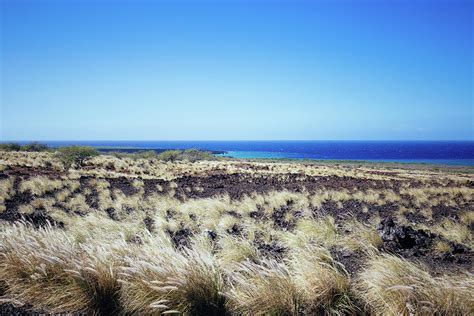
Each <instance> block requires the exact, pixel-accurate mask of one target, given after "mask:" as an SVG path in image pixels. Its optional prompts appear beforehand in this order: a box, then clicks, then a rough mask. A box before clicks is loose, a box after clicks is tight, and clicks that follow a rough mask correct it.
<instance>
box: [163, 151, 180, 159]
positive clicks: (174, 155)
mask: <svg viewBox="0 0 474 316" xmlns="http://www.w3.org/2000/svg"><path fill="white" fill-rule="evenodd" d="M180 156H181V150H167V151H164V152H162V153H161V154H159V155H158V159H160V160H163V161H176V160H179V158H180Z"/></svg>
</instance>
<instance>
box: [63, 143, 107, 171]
mask: <svg viewBox="0 0 474 316" xmlns="http://www.w3.org/2000/svg"><path fill="white" fill-rule="evenodd" d="M98 155H99V152H98V151H97V149H95V148H93V147H89V146H68V147H61V148H59V149H58V156H59V158H60V159H61V161H62V162H63V163H64V164H65V165H66V166H72V165H73V164H76V165H78V166H83V165H84V162H85V161H86V160H88V159H90V158H92V157H95V156H98Z"/></svg>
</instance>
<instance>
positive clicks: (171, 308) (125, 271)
mask: <svg viewBox="0 0 474 316" xmlns="http://www.w3.org/2000/svg"><path fill="white" fill-rule="evenodd" d="M120 282H121V283H122V290H121V300H122V302H123V304H124V309H125V312H127V313H132V314H160V313H162V314H165V313H184V314H189V315H225V314H226V313H227V312H226V307H225V297H224V296H222V295H221V292H222V291H223V290H224V279H223V275H222V273H221V271H220V269H219V267H218V266H217V264H216V261H215V259H214V257H213V255H212V254H211V252H210V250H209V249H207V248H206V247H204V246H202V245H197V244H195V246H194V247H193V248H186V249H183V250H182V251H177V250H176V249H175V248H174V247H172V246H171V245H170V242H169V240H167V241H166V240H163V239H159V238H158V239H157V238H151V240H150V241H149V242H148V243H147V245H143V246H142V247H141V250H140V251H139V252H138V253H137V254H136V255H134V256H129V257H127V258H126V264H125V265H124V266H123V267H122V273H121V280H120Z"/></svg>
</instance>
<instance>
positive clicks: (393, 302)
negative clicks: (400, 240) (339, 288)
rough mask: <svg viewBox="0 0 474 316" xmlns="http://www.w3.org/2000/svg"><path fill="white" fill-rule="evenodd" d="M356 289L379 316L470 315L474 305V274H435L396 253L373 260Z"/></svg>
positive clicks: (363, 272)
mask: <svg viewBox="0 0 474 316" xmlns="http://www.w3.org/2000/svg"><path fill="white" fill-rule="evenodd" d="M356 288H357V290H356V291H357V293H358V296H359V297H361V298H362V300H363V301H364V302H365V304H366V305H367V306H368V308H369V310H370V311H371V312H372V313H374V314H377V315H419V314H421V315H433V314H441V315H468V314H471V313H472V310H473V308H474V298H473V296H472V293H473V291H474V278H473V276H472V274H469V273H467V272H466V273H464V274H462V275H444V276H441V277H433V276H431V275H430V274H429V272H428V270H427V269H426V267H425V266H423V265H416V264H414V263H411V262H409V261H407V260H405V259H402V258H399V257H397V256H394V255H388V254H382V255H379V256H377V257H375V258H373V259H371V260H369V262H368V264H367V267H366V268H365V269H364V270H363V271H362V273H361V274H360V275H359V278H358V280H357V285H356Z"/></svg>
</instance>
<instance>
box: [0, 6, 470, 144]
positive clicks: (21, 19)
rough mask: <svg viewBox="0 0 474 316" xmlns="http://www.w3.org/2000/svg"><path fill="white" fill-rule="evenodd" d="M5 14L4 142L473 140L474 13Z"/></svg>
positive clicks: (25, 9) (87, 10) (108, 9)
mask: <svg viewBox="0 0 474 316" xmlns="http://www.w3.org/2000/svg"><path fill="white" fill-rule="evenodd" d="M0 3H1V4H0V5H1V22H0V23H1V24H0V26H1V38H0V44H1V51H0V54H1V55H0V61H1V62H0V74H1V78H0V80H1V91H0V96H1V99H0V102H1V104H0V125H1V126H0V141H2V140H3V141H6V140H298V139H299V140H474V103H473V99H474V94H473V72H474V66H473V57H474V56H473V42H474V36H473V29H474V25H473V12H474V5H473V3H474V1H456V0H452V1H441V0H439V1H421V0H419V1H416V0H415V1H408V0H394V1H382V0H381V1H355V0H353V1H342V0H335V1H270V0H266V1H265V0H256V1H250V0H247V1H237V0H227V1H226V0H223V1H181V0H178V1H139V0H138V1H137V0H135V1H112V0H102V1H97V0H96V1H92V0H83V1H79V0H70V1H59V0H56V1H44V0H34V1H25V0H17V1H12V0H0Z"/></svg>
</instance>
